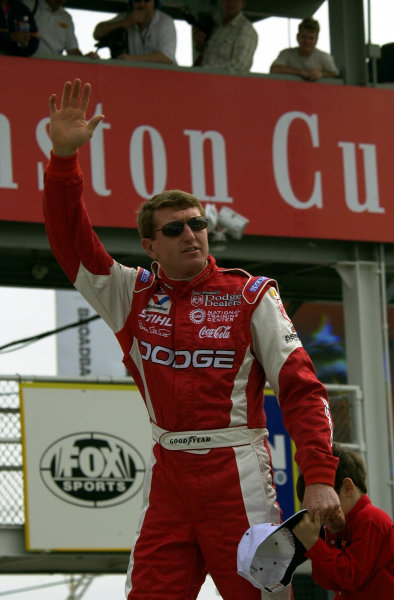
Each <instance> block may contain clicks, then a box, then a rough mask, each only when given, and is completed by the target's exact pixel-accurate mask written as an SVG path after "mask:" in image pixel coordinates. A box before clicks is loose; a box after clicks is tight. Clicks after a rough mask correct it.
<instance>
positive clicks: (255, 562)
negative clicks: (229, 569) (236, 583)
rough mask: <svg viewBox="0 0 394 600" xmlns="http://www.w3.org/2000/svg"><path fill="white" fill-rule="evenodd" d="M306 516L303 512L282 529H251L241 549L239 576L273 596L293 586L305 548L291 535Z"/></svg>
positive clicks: (261, 525) (266, 525)
mask: <svg viewBox="0 0 394 600" xmlns="http://www.w3.org/2000/svg"><path fill="white" fill-rule="evenodd" d="M306 512H307V511H306V510H305V509H304V510H300V511H299V512H297V513H296V514H295V515H293V516H292V517H290V518H289V519H287V520H286V521H285V522H284V523H281V524H280V525H277V524H276V523H259V524H258V525H252V527H250V528H249V529H248V530H247V531H246V532H245V533H244V535H243V536H242V539H241V541H240V542H239V545H238V562H237V571H238V574H239V575H242V577H245V579H247V580H248V581H250V583H252V584H253V585H254V586H255V587H257V588H260V589H264V590H266V591H268V592H271V593H273V594H275V593H277V592H280V591H282V590H283V588H285V587H286V586H288V585H290V583H291V580H292V577H293V573H294V570H295V569H296V567H298V565H300V564H301V563H303V562H304V561H305V560H306V558H305V556H304V553H305V548H304V546H303V545H302V544H301V542H300V541H299V540H298V539H297V538H296V536H295V535H294V534H293V532H292V528H293V527H294V525H296V524H297V523H298V521H300V520H301V519H302V516H303V515H304V513H306Z"/></svg>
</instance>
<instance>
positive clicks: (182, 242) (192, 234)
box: [142, 207, 208, 279]
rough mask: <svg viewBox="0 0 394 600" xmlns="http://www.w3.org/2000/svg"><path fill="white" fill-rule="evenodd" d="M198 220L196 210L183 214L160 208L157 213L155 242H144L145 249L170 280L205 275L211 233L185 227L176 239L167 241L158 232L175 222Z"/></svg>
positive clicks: (192, 209) (183, 211)
mask: <svg viewBox="0 0 394 600" xmlns="http://www.w3.org/2000/svg"><path fill="white" fill-rule="evenodd" d="M199 216H200V211H199V209H198V208H197V207H192V208H185V209H182V210H176V209H173V208H160V209H159V210H156V211H155V213H154V217H155V224H156V227H155V229H156V234H155V239H153V240H152V239H151V238H144V239H143V240H142V245H143V247H144V249H145V251H146V252H147V253H148V254H149V256H150V257H151V258H153V259H154V260H157V261H158V262H159V263H160V265H161V267H162V269H163V271H164V273H165V274H166V275H167V277H170V278H172V279H189V278H190V277H194V276H195V275H197V274H198V273H200V271H202V269H203V268H204V265H205V262H206V260H207V256H208V233H207V230H206V229H203V230H202V231H192V230H191V229H190V227H189V225H187V224H186V223H185V226H184V229H183V231H182V233H181V234H180V235H178V236H177V237H166V236H165V235H164V233H163V232H162V231H157V229H160V228H161V227H162V226H163V225H165V224H166V223H171V222H172V221H180V220H183V221H188V220H189V219H191V218H192V217H199Z"/></svg>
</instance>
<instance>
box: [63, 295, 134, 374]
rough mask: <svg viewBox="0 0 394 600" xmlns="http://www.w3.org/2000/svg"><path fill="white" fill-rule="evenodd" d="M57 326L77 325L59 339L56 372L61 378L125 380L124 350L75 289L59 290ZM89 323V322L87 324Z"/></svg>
mask: <svg viewBox="0 0 394 600" xmlns="http://www.w3.org/2000/svg"><path fill="white" fill-rule="evenodd" d="M55 298H56V326H57V327H64V326H66V325H70V324H72V323H74V324H76V323H78V322H79V321H81V322H80V323H78V324H77V325H75V326H74V327H70V328H69V329H65V330H64V331H61V332H59V333H58V334H57V336H56V350H57V373H58V375H61V376H62V377H69V376H71V377H72V376H74V375H78V376H92V375H96V376H98V377H106V376H109V377H126V375H127V371H126V367H125V366H124V365H123V363H122V357H123V353H122V349H121V347H120V346H119V343H118V341H117V339H116V337H115V335H114V333H113V331H111V329H110V328H109V327H108V325H107V324H106V323H105V322H104V321H103V319H101V318H100V319H95V320H91V321H89V319H91V318H92V317H94V316H96V312H95V311H94V310H93V308H92V307H91V306H90V305H89V304H88V303H87V302H86V300H85V299H84V298H82V296H81V294H80V293H79V292H77V291H75V290H56V293H55ZM86 320H87V322H86Z"/></svg>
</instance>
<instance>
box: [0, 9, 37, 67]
mask: <svg viewBox="0 0 394 600" xmlns="http://www.w3.org/2000/svg"><path fill="white" fill-rule="evenodd" d="M38 42H39V40H38V33H37V25H36V23H35V21H34V17H33V15H32V13H31V11H30V10H29V9H28V8H27V6H25V5H24V4H23V3H22V2H19V0H0V54H9V55H12V56H31V55H32V54H33V52H35V51H36V50H37V47H38Z"/></svg>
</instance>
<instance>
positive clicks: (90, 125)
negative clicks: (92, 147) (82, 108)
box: [87, 115, 104, 136]
mask: <svg viewBox="0 0 394 600" xmlns="http://www.w3.org/2000/svg"><path fill="white" fill-rule="evenodd" d="M103 119H104V115H96V116H95V117H92V118H91V119H90V121H89V123H88V125H87V129H88V130H89V133H90V136H92V135H93V132H94V130H95V129H96V127H97V125H98V124H99V123H100V121H102V120H103Z"/></svg>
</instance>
